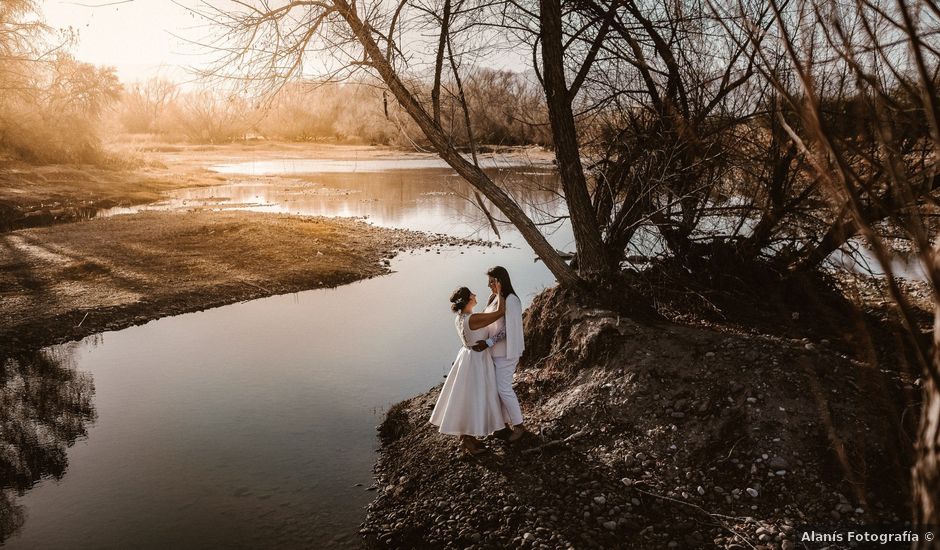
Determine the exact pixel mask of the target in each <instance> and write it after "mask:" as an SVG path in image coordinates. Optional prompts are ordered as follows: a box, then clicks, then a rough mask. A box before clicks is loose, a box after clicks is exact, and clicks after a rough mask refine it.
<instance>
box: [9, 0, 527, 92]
mask: <svg viewBox="0 0 940 550" xmlns="http://www.w3.org/2000/svg"><path fill="white" fill-rule="evenodd" d="M0 1H2V0H0ZM41 6H42V12H43V17H44V19H45V21H46V23H47V24H49V25H50V26H52V27H53V28H57V29H67V28H72V29H74V30H75V31H77V33H78V40H77V43H76V44H75V45H74V46H73V47H72V48H71V51H72V53H73V55H75V57H76V58H77V59H79V60H80V61H85V62H87V63H93V64H95V65H104V66H111V67H114V68H115V69H116V70H117V74H118V77H119V78H120V79H121V81H122V82H125V83H131V82H135V81H142V80H146V79H148V78H150V77H154V76H161V77H164V78H168V79H170V80H174V81H177V82H187V81H192V80H194V79H195V77H194V76H193V75H192V73H191V72H189V71H187V69H189V68H192V67H203V68H205V67H206V66H208V65H209V64H210V63H211V61H212V57H213V56H212V54H211V52H209V51H207V50H206V49H205V48H202V49H201V48H200V47H199V46H198V45H197V44H193V43H192V42H193V41H195V42H198V41H200V40H204V39H205V38H206V37H207V36H208V35H209V34H210V32H209V29H208V28H207V22H206V20H205V19H202V18H200V17H199V16H197V15H195V14H193V13H192V12H191V11H189V9H187V8H190V9H191V8H197V7H199V6H202V7H205V2H204V0H175V1H173V0H44V1H43V2H42V3H41ZM187 40H189V42H188V41H187ZM522 54H524V55H523V56H521V57H520V56H518V55H507V54H506V53H505V52H502V53H501V54H500V55H497V56H492V55H490V56H489V57H488V58H486V59H485V64H486V66H489V67H493V68H498V69H511V70H516V71H522V70H524V69H525V67H526V64H527V63H528V55H529V54H528V52H527V51H524V52H522ZM522 54H520V55H522Z"/></svg>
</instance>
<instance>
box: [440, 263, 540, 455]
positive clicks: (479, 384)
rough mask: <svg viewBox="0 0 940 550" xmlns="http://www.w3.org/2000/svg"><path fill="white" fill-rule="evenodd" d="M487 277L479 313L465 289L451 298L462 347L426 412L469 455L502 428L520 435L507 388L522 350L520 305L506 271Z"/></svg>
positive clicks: (511, 435) (518, 414)
mask: <svg viewBox="0 0 940 550" xmlns="http://www.w3.org/2000/svg"><path fill="white" fill-rule="evenodd" d="M486 274H487V275H488V276H489V285H488V286H489V287H490V290H491V291H492V294H491V295H490V298H489V300H488V301H487V305H486V309H484V310H483V313H473V308H474V307H475V306H476V305H477V297H476V295H475V294H474V293H473V292H471V291H470V289H469V288H467V287H460V288H458V289H457V290H455V291H454V293H453V294H452V295H451V297H450V304H451V310H453V311H454V313H456V314H457V317H456V319H455V320H454V322H455V324H456V326H457V334H458V335H459V336H460V341H461V343H462V344H463V347H461V348H460V351H459V352H458V353H457V359H456V360H455V361H454V365H453V366H452V367H451V369H450V373H449V374H448V375H447V380H446V381H445V382H444V387H443V388H442V389H441V395H440V396H439V397H438V398H437V404H436V405H435V406H434V412H432V413H431V424H434V425H435V426H438V427H440V432H441V433H443V434H448V435H457V436H460V443H461V447H462V448H463V450H464V451H465V452H467V453H468V454H471V455H476V454H480V453H483V452H486V447H484V446H483V444H482V443H481V442H480V440H479V439H477V438H478V437H483V436H487V435H490V434H492V433H494V432H497V431H503V430H505V431H506V432H507V433H509V437H508V439H509V441H517V440H518V439H519V438H521V437H522V436H523V435H524V434H525V427H524V426H523V424H522V409H521V408H520V407H519V399H517V398H516V392H514V391H513V390H512V377H513V374H515V372H516V365H517V364H518V363H519V357H521V356H522V351H523V350H524V349H525V342H524V341H523V338H522V301H521V300H519V296H517V295H516V292H515V291H514V290H513V288H512V282H510V280H509V272H508V271H506V268H504V267H500V266H496V267H494V268H492V269H490V270H489V271H487V272H486Z"/></svg>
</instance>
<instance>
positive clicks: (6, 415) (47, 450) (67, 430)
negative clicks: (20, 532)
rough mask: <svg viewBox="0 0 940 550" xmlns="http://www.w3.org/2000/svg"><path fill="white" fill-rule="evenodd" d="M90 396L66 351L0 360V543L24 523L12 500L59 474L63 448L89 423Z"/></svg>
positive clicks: (64, 462)
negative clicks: (41, 481)
mask: <svg viewBox="0 0 940 550" xmlns="http://www.w3.org/2000/svg"><path fill="white" fill-rule="evenodd" d="M94 393H95V388H94V383H93V381H92V377H91V375H90V374H88V373H85V372H79V371H77V370H76V369H75V368H74V366H73V365H72V364H71V355H70V350H68V349H67V348H63V349H61V350H56V351H49V350H40V351H33V352H24V353H14V354H9V355H5V356H0V483H2V485H0V488H2V491H0V541H2V540H5V539H7V538H8V537H9V536H10V535H12V534H13V533H14V532H15V531H16V530H17V529H18V528H19V527H20V526H21V525H22V524H23V521H24V519H25V514H24V511H23V509H22V507H21V506H19V505H18V504H17V503H16V497H17V496H22V495H23V494H24V493H25V492H26V491H27V490H28V489H30V488H31V487H32V486H33V485H35V484H36V482H37V481H39V480H41V479H43V478H48V477H52V478H54V479H61V478H62V477H63V476H64V475H65V472H66V468H67V467H68V457H67V456H66V449H67V448H68V447H69V446H71V445H72V444H73V443H75V441H76V440H77V439H78V438H79V437H82V436H84V435H86V434H87V426H88V424H89V423H90V422H93V421H94V420H95V407H94V403H93V398H94Z"/></svg>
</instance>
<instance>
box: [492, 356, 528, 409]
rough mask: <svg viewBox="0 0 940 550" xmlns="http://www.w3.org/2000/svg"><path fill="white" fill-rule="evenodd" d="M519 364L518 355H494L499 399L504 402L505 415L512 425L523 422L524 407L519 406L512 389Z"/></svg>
mask: <svg viewBox="0 0 940 550" xmlns="http://www.w3.org/2000/svg"><path fill="white" fill-rule="evenodd" d="M518 364H519V358H518V357H516V358H515V359H507V358H505V357H493V365H494V366H495V367H496V391H498V392H499V400H500V401H501V402H502V404H503V415H504V416H505V417H506V418H508V419H509V424H510V425H512V426H515V425H517V424H522V408H521V407H519V399H518V398H517V397H516V392H514V391H513V390H512V377H513V375H514V374H516V365H518Z"/></svg>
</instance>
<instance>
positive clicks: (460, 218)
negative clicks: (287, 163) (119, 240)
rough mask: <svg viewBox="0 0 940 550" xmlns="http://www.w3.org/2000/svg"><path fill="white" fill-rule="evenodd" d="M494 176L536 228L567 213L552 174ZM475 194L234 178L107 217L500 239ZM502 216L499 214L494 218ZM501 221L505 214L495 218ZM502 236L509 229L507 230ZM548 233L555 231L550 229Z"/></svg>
mask: <svg viewBox="0 0 940 550" xmlns="http://www.w3.org/2000/svg"><path fill="white" fill-rule="evenodd" d="M488 172H489V174H490V176H491V177H493V178H494V180H496V181H498V182H500V184H501V185H502V186H503V187H504V188H505V189H506V191H507V192H508V193H509V194H510V195H512V196H513V198H515V199H516V201H517V202H518V203H519V204H521V205H523V207H524V209H525V210H526V211H527V213H528V214H529V215H530V216H532V217H533V219H535V220H536V221H546V220H548V219H549V218H550V217H551V216H554V215H558V214H561V213H563V212H564V210H565V204H564V201H563V200H562V199H561V196H560V194H559V192H558V190H559V183H558V177H557V175H556V174H555V173H554V172H553V171H551V170H550V169H547V168H541V169H537V168H531V167H528V168H512V169H499V170H489V171H488ZM472 196H473V188H472V187H471V186H470V185H469V184H467V182H466V181H464V180H463V179H462V178H461V177H460V176H458V175H457V174H456V173H454V172H453V171H452V170H448V169H423V170H414V169H398V170H390V171H387V172H356V173H353V172H345V173H322V174H308V175H303V176H291V177H287V176H284V175H265V176H257V177H248V176H245V177H233V178H232V179H230V180H229V182H228V183H226V184H224V185H218V186H211V187H199V188H190V189H180V190H178V191H175V192H173V193H172V194H171V196H170V197H169V198H168V199H167V200H165V201H162V202H159V203H156V204H151V205H146V206H139V207H131V208H113V209H109V210H105V211H102V212H100V213H99V214H98V215H99V216H111V215H120V214H130V213H134V212H138V211H141V210H179V209H193V208H197V209H239V210H250V211H256V212H275V213H284V214H298V215H304V216H345V217H363V218H367V219H368V220H369V221H370V222H371V223H374V224H376V225H380V226H383V227H405V228H408V229H414V230H418V231H430V232H437V233H448V234H452V235H456V236H460V237H468V236H476V237H481V238H486V239H490V238H495V234H493V233H492V232H491V230H490V228H489V226H488V224H487V222H486V219H485V218H484V217H483V216H482V215H481V212H480V210H479V209H478V208H477V206H476V205H475V203H474V201H472V200H470V198H471V197H472ZM494 213H495V212H494ZM495 214H497V215H498V213H495ZM502 226H503V227H502V228H501V229H500V231H501V232H503V228H505V229H508V227H507V226H506V224H502ZM545 229H546V232H550V231H551V228H550V227H546V228H545ZM549 240H550V241H552V242H553V244H555V245H556V247H558V248H564V249H568V248H570V245H571V243H572V241H573V239H572V237H571V232H570V229H569V228H567V227H566V224H559V229H558V230H557V231H555V232H554V233H551V235H550V236H549Z"/></svg>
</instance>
